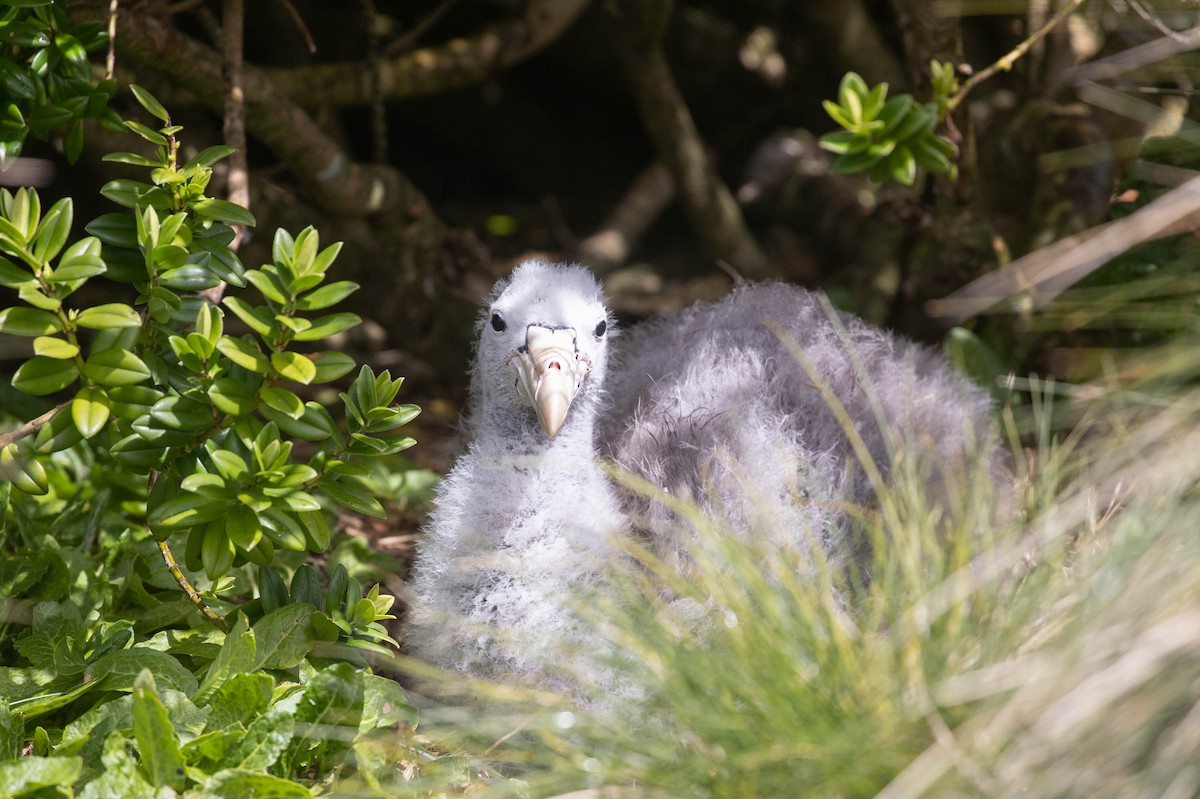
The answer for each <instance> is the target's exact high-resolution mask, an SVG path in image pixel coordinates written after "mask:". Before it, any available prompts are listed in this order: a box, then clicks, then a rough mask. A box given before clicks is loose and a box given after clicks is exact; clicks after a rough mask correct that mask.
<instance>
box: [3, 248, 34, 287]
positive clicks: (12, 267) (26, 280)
mask: <svg viewBox="0 0 1200 799" xmlns="http://www.w3.org/2000/svg"><path fill="white" fill-rule="evenodd" d="M33 279H34V277H33V273H32V272H30V271H29V270H28V269H24V268H22V267H20V266H17V265H16V264H14V263H13V262H12V261H10V260H8V259H7V258H5V257H4V256H0V286H4V287H5V288H9V289H19V288H21V287H22V286H26V285H29V284H30V283H31V282H32V281H33Z"/></svg>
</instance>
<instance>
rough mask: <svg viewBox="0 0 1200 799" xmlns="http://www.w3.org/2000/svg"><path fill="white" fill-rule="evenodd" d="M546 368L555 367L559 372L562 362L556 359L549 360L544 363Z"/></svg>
mask: <svg viewBox="0 0 1200 799" xmlns="http://www.w3.org/2000/svg"><path fill="white" fill-rule="evenodd" d="M546 368H547V369H557V370H559V371H560V372H561V371H562V364H560V363H559V362H558V361H551V362H550V363H548V364H546Z"/></svg>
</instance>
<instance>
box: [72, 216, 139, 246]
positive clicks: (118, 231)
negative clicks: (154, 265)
mask: <svg viewBox="0 0 1200 799" xmlns="http://www.w3.org/2000/svg"><path fill="white" fill-rule="evenodd" d="M84 230H86V231H87V232H88V233H91V234H92V235H93V236H95V237H96V238H98V239H100V241H102V242H104V243H105V244H111V245H113V246H116V247H137V246H138V240H137V222H135V221H134V219H133V217H132V216H130V215H129V214H101V215H100V216H98V217H96V218H95V219H93V220H92V221H91V222H89V223H88V224H87V225H85V226H84Z"/></svg>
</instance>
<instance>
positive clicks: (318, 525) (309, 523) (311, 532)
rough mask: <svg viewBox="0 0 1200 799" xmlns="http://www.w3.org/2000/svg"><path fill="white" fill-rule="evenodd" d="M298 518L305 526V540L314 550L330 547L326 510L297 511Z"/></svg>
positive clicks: (323, 549)
mask: <svg viewBox="0 0 1200 799" xmlns="http://www.w3.org/2000/svg"><path fill="white" fill-rule="evenodd" d="M296 518H297V519H298V520H299V521H300V524H301V526H302V527H303V528H304V537H305V542H306V544H307V546H308V549H309V550H310V551H312V552H324V551H325V550H327V549H329V520H328V519H327V518H326V516H325V512H324V511H311V512H306V513H297V514H296Z"/></svg>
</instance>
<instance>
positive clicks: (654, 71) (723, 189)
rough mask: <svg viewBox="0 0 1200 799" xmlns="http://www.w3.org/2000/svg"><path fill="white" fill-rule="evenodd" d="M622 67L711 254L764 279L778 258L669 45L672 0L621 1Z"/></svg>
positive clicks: (645, 123) (690, 217)
mask: <svg viewBox="0 0 1200 799" xmlns="http://www.w3.org/2000/svg"><path fill="white" fill-rule="evenodd" d="M619 11H620V14H621V24H620V32H619V37H618V42H619V50H620V55H621V62H622V66H623V67H624V68H625V73H626V76H627V77H628V79H629V84H630V88H631V90H632V94H633V98H634V100H635V101H636V103H637V105H638V109H639V111H640V112H641V117H642V124H643V127H644V128H645V129H646V134H647V135H648V136H649V138H650V141H651V142H652V143H653V145H654V149H655V150H656V151H657V153H658V157H659V159H660V160H661V161H662V162H663V164H664V165H665V166H666V167H667V169H668V170H669V171H670V173H671V176H672V177H673V178H674V180H675V188H676V191H677V192H678V193H679V200H680V203H681V204H682V205H683V208H684V211H685V212H686V213H687V217H688V222H689V224H690V225H691V228H692V230H693V231H694V232H695V234H696V236H697V238H699V239H700V241H701V243H702V244H703V246H704V248H705V250H706V251H707V254H708V255H709V257H711V258H712V259H713V260H714V261H716V260H724V261H726V262H727V263H729V264H731V265H732V266H734V267H735V268H736V269H737V270H738V271H739V272H741V273H742V274H745V275H748V276H750V277H752V278H764V277H768V276H769V275H770V274H771V271H772V270H771V263H770V261H769V259H768V258H767V256H766V254H765V253H764V252H763V251H762V249H761V248H760V247H759V245H758V242H757V241H755V239H754V236H753V234H751V232H750V230H749V228H748V227H747V226H746V221H745V219H744V218H743V216H742V211H741V209H740V208H739V207H738V204H737V201H736V200H734V198H733V194H732V193H731V192H730V191H729V187H728V186H727V185H725V182H724V181H723V180H722V179H721V177H720V175H718V174H717V172H716V170H715V169H714V168H713V164H712V161H711V159H710V158H709V155H708V152H707V148H706V147H705V146H704V142H703V140H702V139H701V137H700V132H699V130H697V128H696V123H695V120H694V119H693V118H692V113H691V110H690V109H689V108H688V106H687V103H686V102H685V101H684V99H683V95H682V94H681V93H680V91H679V87H678V86H677V85H676V83H675V78H674V76H673V75H672V74H671V68H670V65H669V64H668V63H667V59H666V55H665V54H664V52H663V48H662V36H663V33H664V31H665V30H666V25H667V22H668V20H669V18H670V14H671V4H670V3H669V2H666V1H665V0H655V2H650V0H626V1H625V2H623V3H621V4H620V5H619Z"/></svg>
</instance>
